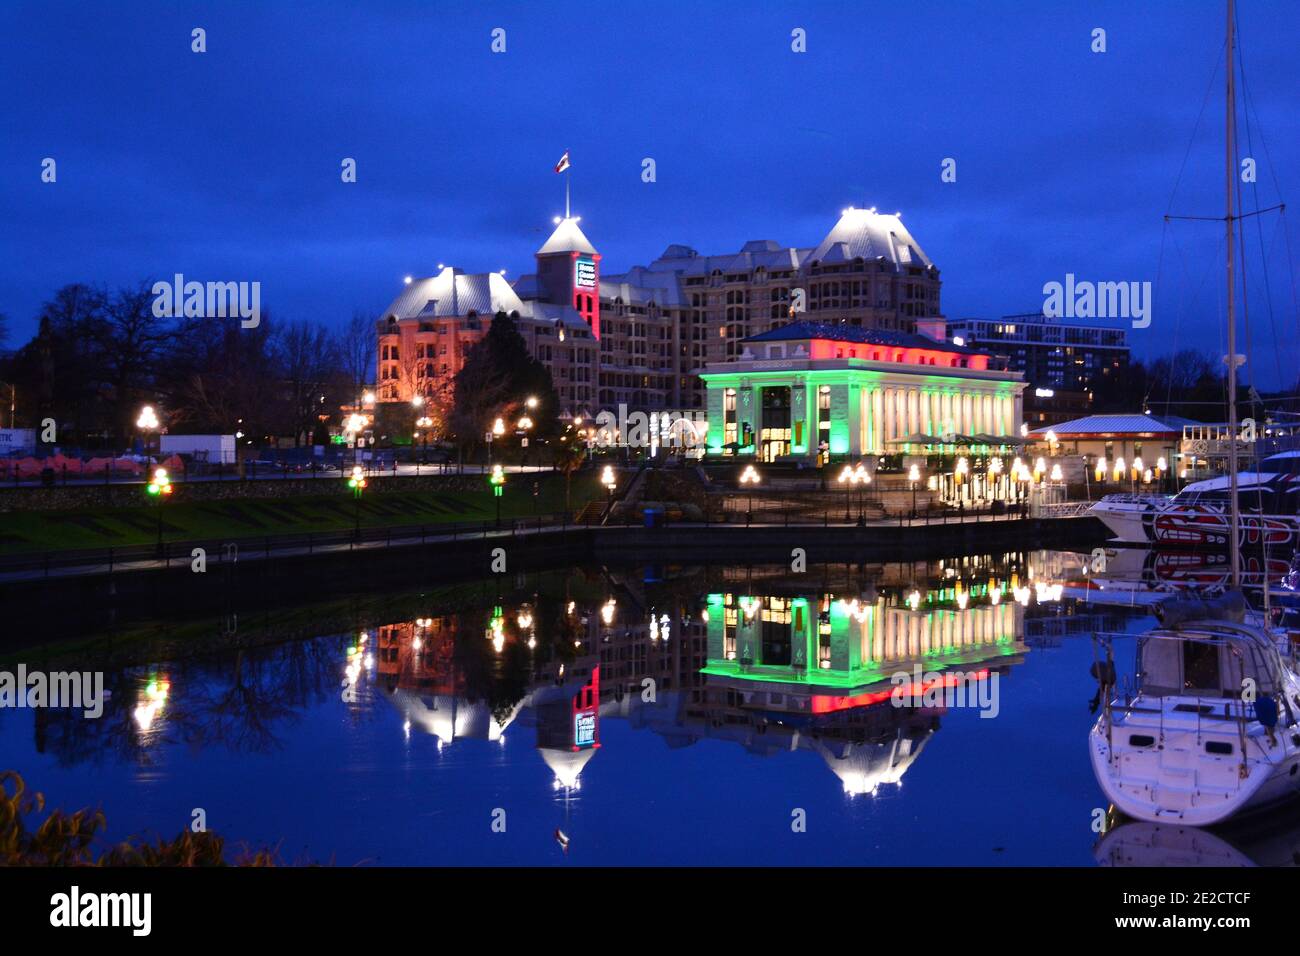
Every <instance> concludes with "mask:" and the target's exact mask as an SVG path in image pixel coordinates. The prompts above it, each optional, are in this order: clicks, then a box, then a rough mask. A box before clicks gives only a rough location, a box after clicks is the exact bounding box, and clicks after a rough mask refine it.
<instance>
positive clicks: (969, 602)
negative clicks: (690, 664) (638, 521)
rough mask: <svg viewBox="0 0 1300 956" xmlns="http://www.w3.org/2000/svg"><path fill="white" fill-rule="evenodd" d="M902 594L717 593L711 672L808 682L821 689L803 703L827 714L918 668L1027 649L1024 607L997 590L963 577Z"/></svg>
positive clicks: (872, 699) (758, 683)
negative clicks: (897, 600)
mask: <svg viewBox="0 0 1300 956" xmlns="http://www.w3.org/2000/svg"><path fill="white" fill-rule="evenodd" d="M993 594H998V595H999V597H998V598H997V599H996V600H995V599H994V598H993ZM901 597H902V603H901V604H900V603H894V602H893V600H891V598H890V597H889V596H887V595H884V594H877V595H875V596H868V595H863V596H849V595H844V596H836V595H835V594H832V593H830V592H824V593H821V594H817V595H814V596H813V597H812V598H811V600H810V599H809V598H805V597H782V596H768V597H757V596H753V595H736V594H711V595H709V598H708V612H709V634H708V657H709V661H708V665H707V666H706V667H705V669H704V673H705V674H707V675H709V676H710V677H716V678H723V679H727V680H730V681H743V682H744V683H745V685H747V686H748V687H749V688H750V689H751V692H756V693H766V694H767V695H768V696H769V697H773V696H776V697H781V696H782V695H783V694H785V693H788V688H789V687H790V685H795V686H798V687H803V688H809V689H811V690H813V691H815V693H810V694H807V695H801V696H800V697H799V698H798V699H799V701H800V703H801V705H802V706H806V707H807V708H808V712H809V713H824V712H828V711H830V710H834V709H838V708H839V707H841V706H842V705H843V701H844V699H845V698H850V699H852V698H859V697H860V698H861V701H860V702H861V703H864V704H867V703H876V702H878V700H883V699H885V698H883V697H878V696H877V694H875V693H872V691H873V690H874V691H876V692H878V693H884V695H885V697H888V693H889V687H888V684H889V680H890V676H891V675H892V674H894V673H896V672H898V671H909V672H910V671H911V670H912V668H913V666H914V665H919V666H920V667H922V669H923V670H926V671H940V670H944V669H947V668H951V667H955V666H957V665H964V664H973V663H983V662H990V661H992V662H994V663H996V662H997V661H998V659H999V658H1004V657H1015V656H1017V655H1022V654H1023V653H1024V652H1025V650H1026V649H1025V646H1024V644H1023V643H1021V641H1020V640H1019V638H1018V634H1019V631H1020V621H1021V613H1022V611H1021V608H1020V606H1019V605H1018V604H1017V603H1016V602H1014V601H1002V600H1001V597H1000V591H999V589H997V588H994V589H990V588H989V586H988V585H986V584H974V585H969V586H963V585H962V584H961V583H960V582H958V583H957V584H956V585H955V586H953V587H945V588H938V589H935V590H928V591H927V592H926V593H925V594H924V595H922V594H921V592H920V590H919V589H914V590H913V591H911V592H910V593H908V594H907V595H906V596H901ZM711 683H713V682H712V681H711Z"/></svg>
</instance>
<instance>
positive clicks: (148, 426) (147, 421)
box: [135, 405, 161, 457]
mask: <svg viewBox="0 0 1300 956" xmlns="http://www.w3.org/2000/svg"><path fill="white" fill-rule="evenodd" d="M135 427H136V428H138V429H139V430H140V432H141V433H142V434H143V435H144V453H145V455H146V456H147V455H148V454H149V433H150V432H151V431H155V430H156V429H157V428H158V416H157V414H155V413H154V410H153V406H152V405H145V406H144V407H143V408H141V409H140V416H139V417H138V418H137V419H136V420H135ZM160 444H161V443H160ZM159 457H161V448H160V449H159Z"/></svg>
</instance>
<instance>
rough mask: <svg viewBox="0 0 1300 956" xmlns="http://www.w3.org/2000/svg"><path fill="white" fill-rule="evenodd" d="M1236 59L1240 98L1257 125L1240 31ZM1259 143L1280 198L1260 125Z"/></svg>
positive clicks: (1257, 114)
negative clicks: (1239, 78) (1239, 66)
mask: <svg viewBox="0 0 1300 956" xmlns="http://www.w3.org/2000/svg"><path fill="white" fill-rule="evenodd" d="M1237 59H1238V61H1239V62H1240V63H1241V98H1242V102H1243V103H1245V105H1246V109H1247V110H1248V111H1249V110H1253V111H1254V113H1255V120H1256V123H1257V125H1259V124H1258V121H1259V110H1258V109H1257V108H1256V107H1255V99H1254V97H1253V96H1251V93H1250V88H1249V85H1248V84H1247V83H1246V59H1245V56H1244V55H1243V54H1242V51H1241V33H1240V32H1238V33H1237ZM1247 119H1248V120H1249V113H1247ZM1247 128H1248V129H1249V125H1248V127H1247ZM1259 145H1260V146H1261V147H1262V148H1263V150H1264V159H1265V161H1266V162H1267V164H1268V171H1269V175H1270V176H1272V177H1273V189H1274V191H1275V192H1276V193H1277V196H1278V198H1279V199H1281V198H1282V184H1281V183H1280V182H1278V178H1277V167H1276V166H1274V165H1273V157H1272V156H1270V155H1269V152H1268V141H1267V140H1265V139H1264V130H1263V128H1262V125H1261V128H1260V131H1259Z"/></svg>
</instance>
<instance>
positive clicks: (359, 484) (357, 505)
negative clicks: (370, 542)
mask: <svg viewBox="0 0 1300 956" xmlns="http://www.w3.org/2000/svg"><path fill="white" fill-rule="evenodd" d="M365 486H366V475H365V472H363V471H362V470H361V466H360V465H353V466H352V477H350V478H349V479H348V487H349V488H351V489H352V501H353V506H352V538H353V540H354V541H359V540H360V539H361V489H362V488H364V487H365Z"/></svg>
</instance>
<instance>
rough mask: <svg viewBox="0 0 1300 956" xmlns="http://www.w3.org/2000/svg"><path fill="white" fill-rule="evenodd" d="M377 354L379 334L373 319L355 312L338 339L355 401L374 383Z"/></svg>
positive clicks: (341, 356) (343, 364)
mask: <svg viewBox="0 0 1300 956" xmlns="http://www.w3.org/2000/svg"><path fill="white" fill-rule="evenodd" d="M378 352H379V334H378V332H377V331H376V328H375V318H374V316H372V315H367V314H366V313H365V312H361V311H357V312H353V313H352V318H351V319H349V320H348V324H347V325H346V326H344V328H343V331H342V332H340V333H339V337H338V354H339V356H340V360H341V363H342V367H343V373H344V374H345V375H346V376H347V378H348V383H349V385H350V387H351V389H352V396H351V397H352V399H353V401H356V400H357V399H359V398H360V397H361V392H362V391H363V390H364V389H365V387H366V386H367V385H369V384H371V383H372V382H373V380H374V375H375V368H376V366H377V365H378Z"/></svg>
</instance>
